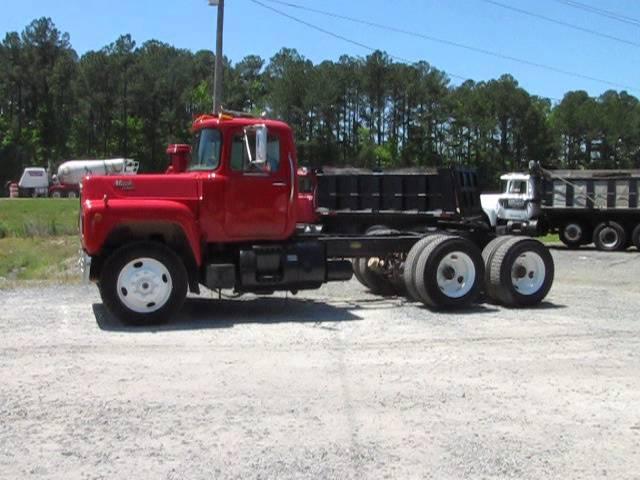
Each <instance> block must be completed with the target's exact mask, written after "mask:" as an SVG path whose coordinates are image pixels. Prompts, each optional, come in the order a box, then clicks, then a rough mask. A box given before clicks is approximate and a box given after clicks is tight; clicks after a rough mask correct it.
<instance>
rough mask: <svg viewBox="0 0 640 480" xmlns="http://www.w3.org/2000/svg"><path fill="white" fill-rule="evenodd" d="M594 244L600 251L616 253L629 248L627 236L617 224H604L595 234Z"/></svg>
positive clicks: (599, 226) (598, 227) (597, 228)
mask: <svg viewBox="0 0 640 480" xmlns="http://www.w3.org/2000/svg"><path fill="white" fill-rule="evenodd" d="M593 243H595V245H596V248H597V249H598V250H602V251H603V252H615V251H616V250H624V249H625V248H626V247H627V234H626V232H625V231H624V228H622V226H621V225H620V224H619V223H617V222H603V223H601V224H600V225H598V226H597V227H596V229H595V231H594V232H593Z"/></svg>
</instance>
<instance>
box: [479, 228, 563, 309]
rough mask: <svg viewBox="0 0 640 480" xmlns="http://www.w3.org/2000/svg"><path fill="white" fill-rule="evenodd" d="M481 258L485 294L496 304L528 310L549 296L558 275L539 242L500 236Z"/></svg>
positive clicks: (490, 244)
mask: <svg viewBox="0 0 640 480" xmlns="http://www.w3.org/2000/svg"><path fill="white" fill-rule="evenodd" d="M482 257H483V259H484V262H485V279H484V280H485V285H486V294H487V296H488V297H489V298H491V299H493V300H494V301H496V302H497V303H501V304H503V305H505V306H508V307H529V306H533V305H537V304H539V303H540V302H541V301H542V300H543V299H544V298H545V297H546V296H547V294H548V293H549V290H550V289H551V285H552V284H553V277H554V273H555V268H554V263H553V257H552V256H551V254H550V253H549V250H548V249H547V248H546V247H545V246H544V245H543V244H542V243H540V242H539V241H537V240H534V239H531V238H526V237H513V236H505V237H498V238H496V239H495V240H493V241H492V242H491V243H489V244H488V245H487V246H486V247H485V249H484V251H483V252H482Z"/></svg>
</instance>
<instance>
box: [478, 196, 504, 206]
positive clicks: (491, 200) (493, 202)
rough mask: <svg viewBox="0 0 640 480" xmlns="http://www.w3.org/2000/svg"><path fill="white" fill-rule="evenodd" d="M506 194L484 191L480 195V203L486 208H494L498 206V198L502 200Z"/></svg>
mask: <svg viewBox="0 0 640 480" xmlns="http://www.w3.org/2000/svg"><path fill="white" fill-rule="evenodd" d="M503 196H504V194H502V193H483V194H482V195H480V204H481V205H482V208H484V209H487V208H488V209H493V210H495V209H496V208H498V200H500V199H501V198H502V197H503Z"/></svg>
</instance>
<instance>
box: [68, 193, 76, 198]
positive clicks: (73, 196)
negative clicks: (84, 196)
mask: <svg viewBox="0 0 640 480" xmlns="http://www.w3.org/2000/svg"><path fill="white" fill-rule="evenodd" d="M67 197H68V198H76V192H69V193H68V194H67Z"/></svg>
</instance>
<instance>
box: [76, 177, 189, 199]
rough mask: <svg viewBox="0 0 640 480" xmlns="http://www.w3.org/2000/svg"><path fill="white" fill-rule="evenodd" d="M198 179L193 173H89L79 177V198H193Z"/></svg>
mask: <svg viewBox="0 0 640 480" xmlns="http://www.w3.org/2000/svg"><path fill="white" fill-rule="evenodd" d="M198 184H199V182H198V179H197V177H196V175H195V174H193V175H190V174H176V175H171V174H168V175H167V174H157V175H155V174H154V175H118V176H91V177H85V178H84V179H83V180H82V198H83V199H84V200H101V199H103V198H104V196H105V195H106V196H107V197H108V198H109V199H118V198H131V199H133V198H140V199H163V200H167V199H175V200H186V201H190V200H197V199H198V197H199V194H198Z"/></svg>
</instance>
